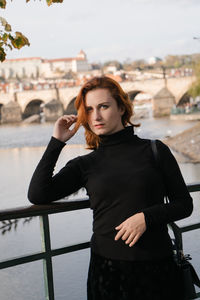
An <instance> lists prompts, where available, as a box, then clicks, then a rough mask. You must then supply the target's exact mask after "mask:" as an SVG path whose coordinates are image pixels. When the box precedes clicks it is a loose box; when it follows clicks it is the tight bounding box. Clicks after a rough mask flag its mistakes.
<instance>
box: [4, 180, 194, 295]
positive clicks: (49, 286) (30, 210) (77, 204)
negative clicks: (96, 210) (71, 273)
mask: <svg viewBox="0 0 200 300" xmlns="http://www.w3.org/2000/svg"><path fill="white" fill-rule="evenodd" d="M187 187H188V190H189V192H190V193H192V192H197V191H200V183H194V184H190V185H187ZM89 207H90V205H89V200H88V198H84V199H81V200H80V199H78V200H73V201H64V200H63V201H59V202H57V203H52V204H48V205H31V206H28V207H20V208H14V209H7V210H1V211H0V221H5V220H13V219H21V218H29V217H34V216H39V218H40V229H41V237H42V250H41V252H38V253H33V254H30V255H24V256H20V257H17V258H12V259H7V260H5V261H1V262H0V269H5V268H9V267H14V266H17V265H22V264H25V263H29V262H34V261H38V260H43V269H44V282H45V296H46V300H55V296H54V280H53V268H52V257H54V256H58V255H63V254H66V253H70V252H74V251H78V250H82V249H86V248H89V247H90V242H85V243H81V244H75V245H71V246H66V247H62V248H57V249H52V248H51V236H50V230H49V216H48V215H50V214H57V213H63V212H67V211H75V210H79V209H86V208H89ZM199 228H200V223H195V224H192V225H188V226H183V227H179V232H180V234H181V235H182V233H183V232H187V231H191V230H194V229H199ZM196 297H197V298H198V297H200V292H199V293H197V294H196Z"/></svg>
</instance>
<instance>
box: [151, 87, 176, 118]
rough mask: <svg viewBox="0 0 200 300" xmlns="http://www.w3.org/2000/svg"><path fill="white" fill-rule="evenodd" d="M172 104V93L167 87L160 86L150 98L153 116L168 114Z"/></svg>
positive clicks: (173, 101)
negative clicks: (151, 98)
mask: <svg viewBox="0 0 200 300" xmlns="http://www.w3.org/2000/svg"><path fill="white" fill-rule="evenodd" d="M174 104H175V97H174V95H173V94H172V93H171V92H170V91H169V90H168V88H167V87H164V88H162V89H161V90H160V91H159V92H158V93H157V94H156V95H155V96H154V97H153V100H152V107H153V116H154V117H155V118H159V117H164V116H169V115H170V114H171V109H172V107H173V105H174Z"/></svg>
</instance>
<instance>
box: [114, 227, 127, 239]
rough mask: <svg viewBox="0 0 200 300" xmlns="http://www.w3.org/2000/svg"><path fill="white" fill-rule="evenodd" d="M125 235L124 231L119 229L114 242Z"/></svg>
mask: <svg viewBox="0 0 200 300" xmlns="http://www.w3.org/2000/svg"><path fill="white" fill-rule="evenodd" d="M124 233H125V229H123V228H122V229H121V230H120V231H119V232H118V233H117V234H116V236H115V241H117V240H119V239H120V238H121V236H122V235H123V234H124Z"/></svg>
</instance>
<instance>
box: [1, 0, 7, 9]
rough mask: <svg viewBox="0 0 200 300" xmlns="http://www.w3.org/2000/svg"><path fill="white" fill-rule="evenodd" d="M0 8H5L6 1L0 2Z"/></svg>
mask: <svg viewBox="0 0 200 300" xmlns="http://www.w3.org/2000/svg"><path fill="white" fill-rule="evenodd" d="M0 8H6V0H0Z"/></svg>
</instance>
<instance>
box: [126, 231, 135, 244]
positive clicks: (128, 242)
mask: <svg viewBox="0 0 200 300" xmlns="http://www.w3.org/2000/svg"><path fill="white" fill-rule="evenodd" d="M134 237H135V234H134V233H131V234H130V235H129V237H128V239H127V240H126V242H125V244H130V243H131V242H132V241H133V239H134Z"/></svg>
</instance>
